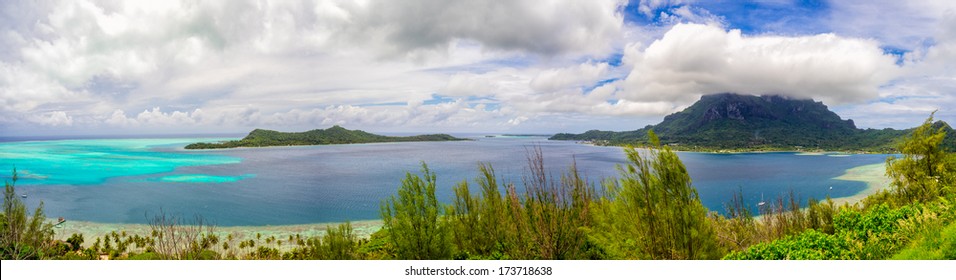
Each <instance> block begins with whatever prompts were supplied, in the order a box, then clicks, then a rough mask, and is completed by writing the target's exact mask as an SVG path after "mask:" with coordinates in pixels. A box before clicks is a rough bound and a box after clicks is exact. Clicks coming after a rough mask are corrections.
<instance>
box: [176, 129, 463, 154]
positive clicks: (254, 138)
mask: <svg viewBox="0 0 956 280" xmlns="http://www.w3.org/2000/svg"><path fill="white" fill-rule="evenodd" d="M462 140H468V139H464V138H457V137H454V136H451V135H448V134H426V135H415V136H384V135H378V134H372V133H368V132H365V131H361V130H348V129H345V128H344V127H341V126H338V125H336V126H333V127H330V128H328V129H314V130H309V131H305V132H279V131H275V130H266V129H255V130H253V131H252V132H249V135H246V137H245V138H242V139H241V140H232V141H223V142H218V143H204V142H200V143H192V144H189V145H186V147H185V149H190V150H193V149H228V148H239V147H270V146H305V145H331V144H358V143H384V142H424V141H462Z"/></svg>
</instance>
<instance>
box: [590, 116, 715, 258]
mask: <svg viewBox="0 0 956 280" xmlns="http://www.w3.org/2000/svg"><path fill="white" fill-rule="evenodd" d="M649 138H650V139H651V142H652V143H655V144H657V143H656V137H655V136H654V134H653V133H650V134H649ZM624 152H625V154H626V155H627V159H628V162H629V163H628V165H626V166H624V167H621V168H619V169H620V172H621V178H620V179H618V181H609V182H608V183H606V184H605V187H606V189H607V191H606V192H605V193H606V195H607V196H608V198H607V200H606V201H607V203H606V205H605V206H604V207H608V208H609V209H606V210H604V211H602V212H604V213H609V214H610V215H611V216H612V217H614V218H613V219H612V220H610V222H611V225H610V228H607V229H605V230H608V231H611V232H614V234H613V236H611V237H614V236H616V238H615V239H613V240H609V241H610V242H611V243H618V244H615V245H612V247H616V248H620V249H622V250H624V251H625V252H624V254H625V256H626V257H628V258H641V259H713V258H718V257H719V251H718V250H719V249H718V246H717V243H718V240H717V236H716V234H715V231H714V228H713V226H712V224H711V223H710V221H709V220H708V219H707V209H706V208H704V206H703V205H702V204H701V203H700V198H699V197H698V196H697V190H696V189H694V188H693V186H692V185H691V181H690V176H689V175H688V174H687V169H686V167H684V165H683V163H681V161H680V159H679V158H678V157H677V154H676V153H674V152H673V151H671V149H670V148H668V147H663V148H662V147H660V146H656V147H652V148H651V149H648V150H647V152H646V155H642V154H641V152H638V151H637V150H635V149H634V148H632V147H627V148H625V149H624Z"/></svg>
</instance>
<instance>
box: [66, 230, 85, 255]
mask: <svg viewBox="0 0 956 280" xmlns="http://www.w3.org/2000/svg"><path fill="white" fill-rule="evenodd" d="M66 243H68V244H70V250H71V251H79V250H82V249H83V246H81V245H82V244H83V234H82V233H74V234H73V235H71V236H70V238H67V239H66Z"/></svg>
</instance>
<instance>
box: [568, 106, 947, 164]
mask: <svg viewBox="0 0 956 280" xmlns="http://www.w3.org/2000/svg"><path fill="white" fill-rule="evenodd" d="M934 126H935V127H937V128H939V127H942V128H943V129H944V130H946V131H947V138H946V140H944V146H947V147H949V148H950V149H954V148H956V135H954V133H953V132H952V131H953V129H952V128H951V127H950V126H949V125H948V124H947V123H945V122H943V121H937V122H936V123H934ZM649 130H653V131H654V132H655V133H656V134H657V136H658V137H659V138H660V140H661V143H663V144H668V145H672V146H677V147H679V148H680V149H686V150H725V149H733V150H737V149H743V150H803V149H816V150H854V151H869V152H893V151H894V148H893V147H894V146H895V143H896V142H895V141H896V140H897V139H899V138H900V137H902V136H904V135H906V134H908V133H910V132H911V131H912V129H905V130H895V129H882V130H876V129H866V130H864V129H859V128H857V127H856V125H855V124H854V123H853V120H843V119H841V118H840V116H839V115H837V114H836V113H834V112H832V111H830V110H829V108H827V106H826V105H824V104H823V103H822V102H817V101H813V100H809V99H791V98H786V97H781V96H774V95H765V96H752V95H740V94H733V93H723V94H714V95H705V96H703V97H701V99H700V100H699V101H697V102H696V103H694V104H693V105H691V106H690V107H687V108H686V109H684V110H683V111H680V112H677V113H674V114H671V115H668V116H666V117H664V120H663V121H662V122H661V123H659V124H657V125H648V126H646V127H644V128H641V129H638V130H634V131H624V132H612V131H600V130H590V131H587V132H585V133H582V134H568V133H561V134H556V135H554V136H553V137H551V138H550V139H552V140H579V141H593V142H595V143H598V144H607V145H625V144H637V145H640V144H646V143H647V132H648V131H649Z"/></svg>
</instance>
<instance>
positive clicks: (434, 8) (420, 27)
mask: <svg viewBox="0 0 956 280" xmlns="http://www.w3.org/2000/svg"><path fill="white" fill-rule="evenodd" d="M623 4H624V3H623V1H619V0H581V1H557V0H548V1H525V0H519V1H469V0H452V1H449V0H412V1H372V2H370V3H369V5H368V6H367V9H364V10H362V11H358V12H355V11H353V12H354V14H353V18H352V20H353V21H352V22H354V23H355V24H353V25H349V26H347V27H346V29H344V30H343V31H344V32H345V34H348V35H346V36H347V37H350V38H351V39H352V40H358V41H364V40H371V41H376V40H378V41H380V42H374V43H376V44H378V45H379V46H380V47H382V48H384V49H385V50H386V51H387V53H398V54H405V53H408V52H409V51H415V50H419V49H431V48H436V47H437V48H443V46H446V45H447V44H449V43H450V42H452V41H453V40H454V39H471V40H475V41H478V42H480V43H481V44H482V45H483V46H484V47H486V48H489V49H493V50H504V51H523V52H532V53H540V54H546V55H554V54H562V53H566V52H581V53H602V52H604V51H607V50H609V49H610V48H611V43H612V42H614V40H616V39H617V38H618V37H619V36H620V31H621V27H622V25H623V15H621V14H620V13H619V8H620V7H621V6H622V5H623ZM559 34H560V35H559Z"/></svg>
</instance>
